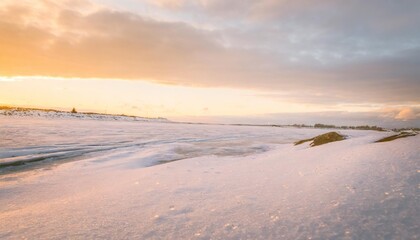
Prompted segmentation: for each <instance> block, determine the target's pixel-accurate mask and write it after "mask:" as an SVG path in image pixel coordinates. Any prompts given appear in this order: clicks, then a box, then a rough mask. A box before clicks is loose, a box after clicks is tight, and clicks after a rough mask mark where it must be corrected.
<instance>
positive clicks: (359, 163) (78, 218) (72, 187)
mask: <svg viewBox="0 0 420 240" xmlns="http://www.w3.org/2000/svg"><path fill="white" fill-rule="evenodd" d="M328 131H329V130H326V129H324V130H321V129H297V128H275V127H249V126H247V127H245V126H218V125H193V124H175V123H163V122H130V121H98V120H77V119H48V118H36V117H8V116H0V166H2V167H1V168H0V223H1V224H0V239H21V238H28V239H418V238H420V225H419V223H420V212H419V210H420V205H419V193H420V148H419V146H420V144H419V143H420V136H419V135H417V136H415V137H408V138H404V139H397V140H395V141H392V142H386V143H373V142H374V141H375V140H378V139H380V138H382V137H384V136H388V135H391V134H392V133H387V132H374V131H352V130H348V131H340V132H341V133H342V134H345V135H347V136H348V139H346V140H344V141H340V142H334V143H330V144H326V145H322V146H318V147H314V148H309V143H305V144H302V145H299V146H294V145H293V144H292V143H293V142H294V141H295V140H299V139H305V138H310V137H313V136H316V135H319V134H321V133H325V132H328ZM22 163H26V164H24V165H19V164H22ZM14 165H16V166H14Z"/></svg>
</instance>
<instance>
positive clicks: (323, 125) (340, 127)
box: [274, 123, 420, 132]
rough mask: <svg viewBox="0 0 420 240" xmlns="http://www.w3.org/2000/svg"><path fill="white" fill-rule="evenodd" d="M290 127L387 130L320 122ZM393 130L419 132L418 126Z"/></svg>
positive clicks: (376, 127) (375, 127) (367, 126)
mask: <svg viewBox="0 0 420 240" xmlns="http://www.w3.org/2000/svg"><path fill="white" fill-rule="evenodd" d="M274 126H280V125H274ZM288 126H292V127H298V128H334V129H354V130H374V131H387V129H385V128H382V127H378V126H369V125H362V126H336V125H331V124H322V123H317V124H315V125H306V124H293V125H288ZM391 130H392V131H394V132H402V131H416V132H419V131H420V128H393V129H391Z"/></svg>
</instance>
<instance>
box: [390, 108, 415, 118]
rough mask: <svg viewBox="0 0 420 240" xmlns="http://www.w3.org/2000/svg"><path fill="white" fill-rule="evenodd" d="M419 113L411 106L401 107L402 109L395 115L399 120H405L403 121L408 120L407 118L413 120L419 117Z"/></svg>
mask: <svg viewBox="0 0 420 240" xmlns="http://www.w3.org/2000/svg"><path fill="white" fill-rule="evenodd" d="M417 115H419V114H416V113H415V112H414V111H413V109H411V108H403V109H401V111H400V112H399V113H398V114H397V115H396V116H395V119H397V120H403V121H407V120H413V119H416V118H417Z"/></svg>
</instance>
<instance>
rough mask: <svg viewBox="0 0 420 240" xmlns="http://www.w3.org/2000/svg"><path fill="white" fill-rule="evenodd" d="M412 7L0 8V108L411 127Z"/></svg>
mask: <svg viewBox="0 0 420 240" xmlns="http://www.w3.org/2000/svg"><path fill="white" fill-rule="evenodd" d="M419 23H420V1H416V0H411V1H410V0H399V1H397V0H395V1H391V0H371V1H362V0H360V1H359V0H346V1H344V0H341V1H340V0H314V1H303V0H294V1H291V0H260V1H252V0H230V1H224V0H196V1H192V0H118V1H117V0H90V1H89V0H31V1H28V0H20V1H14V0H0V105H12V106H27V107H40V108H56V109H69V108H72V107H76V108H77V109H79V111H96V112H106V113H115V114H120V113H123V114H131V115H139V116H146V117H157V116H160V117H167V118H169V119H173V120H179V121H207V122H221V123H233V122H235V123H267V124H275V123H282V124H283V123H284V124H288V123H307V124H311V123H312V124H313V123H316V122H323V123H332V124H337V125H341V124H349V125H352V124H370V125H381V124H382V125H387V126H398V127H402V126H416V127H418V126H420V94H419V92H420V68H419V66H420V31H418V25H419Z"/></svg>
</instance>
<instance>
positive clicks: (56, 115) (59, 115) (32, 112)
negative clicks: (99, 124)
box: [0, 108, 169, 122]
mask: <svg viewBox="0 0 420 240" xmlns="http://www.w3.org/2000/svg"><path fill="white" fill-rule="evenodd" d="M0 116H8V117H15V118H16V117H24V118H28V117H36V118H48V119H79V120H97V121H99V120H101V121H104V120H105V121H140V122H169V121H168V120H167V119H166V118H161V117H158V118H145V117H136V116H126V115H112V114H100V113H83V112H78V113H70V112H64V111H56V110H37V109H25V108H24V109H18V108H9V109H0Z"/></svg>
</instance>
